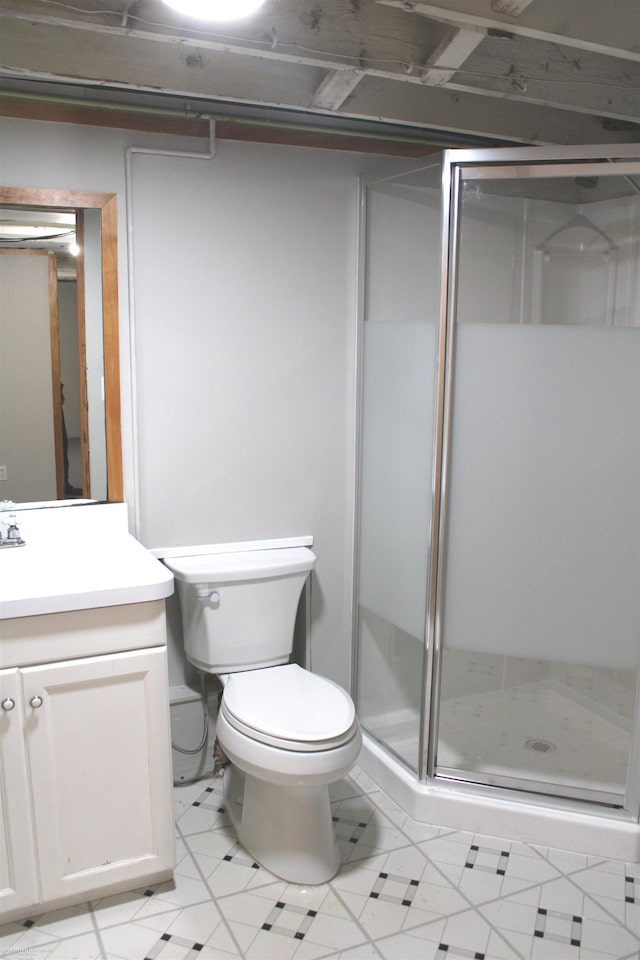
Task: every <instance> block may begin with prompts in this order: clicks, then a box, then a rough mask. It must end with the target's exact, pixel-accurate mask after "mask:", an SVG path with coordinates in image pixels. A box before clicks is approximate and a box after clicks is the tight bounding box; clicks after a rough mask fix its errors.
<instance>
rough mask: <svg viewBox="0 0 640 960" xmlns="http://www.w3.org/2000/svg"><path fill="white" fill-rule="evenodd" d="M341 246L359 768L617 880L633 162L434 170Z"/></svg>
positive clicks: (629, 776) (634, 613)
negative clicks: (595, 860)
mask: <svg viewBox="0 0 640 960" xmlns="http://www.w3.org/2000/svg"><path fill="white" fill-rule="evenodd" d="M361 238H362V243H361V250H362V253H361V284H360V287H361V293H362V296H361V302H362V308H361V324H360V351H359V355H360V438H359V447H360V456H359V465H360V466H359V495H358V514H359V520H358V549H357V563H356V578H355V580H356V605H355V609H356V611H357V616H356V642H355V644H354V647H355V663H354V676H355V680H356V691H355V692H356V699H357V704H358V712H359V716H360V719H361V722H362V726H363V728H364V730H365V733H366V746H365V750H364V754H363V765H364V767H365V769H369V771H370V772H371V773H372V775H373V776H374V778H375V779H377V780H378V781H379V782H380V783H381V785H382V786H384V788H385V789H387V790H388V791H389V792H390V793H391V794H392V796H396V798H397V799H399V800H400V802H401V803H402V804H403V806H404V807H405V809H407V810H408V812H410V813H411V814H412V815H413V816H415V817H416V818H417V819H421V820H427V821H430V822H433V823H437V824H441V825H443V826H454V827H458V828H462V829H465V828H467V829H473V830H476V831H477V832H485V833H492V832H494V833H496V834H498V835H501V836H504V833H505V830H507V829H511V830H515V831H516V832H517V833H518V838H519V839H532V840H538V841H539V842H548V843H549V844H552V845H553V844H555V845H558V846H565V847H567V846H568V847H571V848H574V849H583V850H584V852H587V853H596V854H597V853H606V854H607V855H609V856H614V857H615V856H619V857H620V858H623V859H630V860H632V859H640V828H639V827H638V815H639V810H640V760H639V757H640V750H639V746H640V716H639V711H638V696H637V689H638V663H639V651H640V145H635V146H622V147H620V146H617V147H603V146H598V147H584V148H559V147H553V148H514V149H489V150H486V149H484V150H453V151H447V152H445V153H444V154H442V155H437V156H436V155H434V156H433V157H432V158H431V159H427V160H425V162H424V164H423V165H422V166H421V167H419V168H418V169H406V168H405V169H404V170H402V171H401V172H399V173H398V174H397V175H396V176H392V177H387V178H385V179H384V180H378V181H371V182H367V183H363V185H362V203H361ZM507 813H508V816H507ZM509 824H510V826H507V825H509Z"/></svg>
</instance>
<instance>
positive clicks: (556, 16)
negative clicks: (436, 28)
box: [375, 0, 640, 61]
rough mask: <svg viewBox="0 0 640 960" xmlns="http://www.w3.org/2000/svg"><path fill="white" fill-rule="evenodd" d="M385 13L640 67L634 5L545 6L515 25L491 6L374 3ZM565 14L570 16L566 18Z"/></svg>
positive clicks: (556, 2)
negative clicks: (571, 49)
mask: <svg viewBox="0 0 640 960" xmlns="http://www.w3.org/2000/svg"><path fill="white" fill-rule="evenodd" d="M375 2H376V3H379V4H382V5H383V6H387V7H394V8H396V9H401V10H405V11H406V12H407V13H410V14H417V15H419V16H422V17H428V18H429V19H431V20H436V21H437V22H439V23H446V24H449V26H452V27H457V28H462V29H469V28H471V27H481V28H482V29H485V30H497V31H506V32H510V33H512V34H515V35H518V36H523V37H530V38H531V39H533V40H544V41H546V42H548V43H559V44H562V45H563V46H567V47H574V48H576V49H578V50H588V51H590V52H591V53H600V54H604V55H605V56H609V57H620V58H622V59H625V60H635V61H640V17H639V16H638V2H637V0H611V2H609V3H604V2H603V0H579V2H569V0H552V2H549V0H546V2H544V3H541V2H540V0H537V2H536V3H534V4H531V5H529V6H528V7H527V8H526V9H524V8H523V11H522V14H521V17H520V18H517V19H514V18H513V17H511V16H507V14H504V13H499V12H497V11H496V10H495V9H494V7H493V5H492V3H491V0H428V2H427V0H415V2H414V0H411V2H409V3H407V2H406V0H375ZM569 12H570V14H571V16H569Z"/></svg>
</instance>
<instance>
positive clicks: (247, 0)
mask: <svg viewBox="0 0 640 960" xmlns="http://www.w3.org/2000/svg"><path fill="white" fill-rule="evenodd" d="M164 2H165V3H166V4H167V6H169V7H172V8H173V9H174V10H177V11H178V13H183V14H185V16H188V17H197V18H198V19H199V20H218V21H222V20H240V19H241V18H242V17H248V16H250V15H251V14H252V13H255V12H256V10H258V9H259V7H261V6H262V5H263V3H264V2H265V0H164Z"/></svg>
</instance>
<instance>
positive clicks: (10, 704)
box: [2, 697, 16, 710]
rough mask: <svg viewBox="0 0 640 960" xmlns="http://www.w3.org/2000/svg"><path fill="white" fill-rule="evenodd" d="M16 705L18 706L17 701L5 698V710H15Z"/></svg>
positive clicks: (3, 707) (3, 704) (3, 703)
mask: <svg viewBox="0 0 640 960" xmlns="http://www.w3.org/2000/svg"><path fill="white" fill-rule="evenodd" d="M15 705H16V702H15V700H12V699H11V697H5V699H4V700H3V701H2V709H3V710H13V708H14V707H15Z"/></svg>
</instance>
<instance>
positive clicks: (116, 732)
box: [21, 647, 173, 901]
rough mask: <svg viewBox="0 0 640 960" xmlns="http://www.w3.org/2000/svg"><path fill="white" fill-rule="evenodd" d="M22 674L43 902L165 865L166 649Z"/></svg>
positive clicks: (169, 848)
mask: <svg viewBox="0 0 640 960" xmlns="http://www.w3.org/2000/svg"><path fill="white" fill-rule="evenodd" d="M21 673H22V686H23V696H24V705H25V711H26V721H25V730H26V736H25V739H26V743H27V751H28V758H29V769H30V775H31V783H32V788H33V809H34V818H35V834H36V841H37V847H38V854H39V861H40V884H41V896H42V899H43V900H45V901H46V900H50V899H57V898H59V897H65V896H71V895H75V894H78V893H82V892H87V893H90V892H92V891H98V890H100V891H102V892H105V891H106V890H108V885H109V884H110V883H111V882H113V883H120V882H121V881H123V880H129V879H131V880H134V879H135V878H136V877H140V878H146V877H149V876H150V875H152V874H153V873H154V872H155V871H158V872H161V871H164V872H166V871H167V869H171V867H172V865H173V812H172V799H171V779H172V778H171V759H170V735H169V725H168V705H167V689H168V683H167V675H166V648H165V647H158V648H152V649H149V650H144V651H132V652H130V653H119V654H111V655H109V656H99V657H90V658H87V659H83V660H73V661H63V662H60V663H53V664H47V665H45V666H36V667H27V668H23V670H22V671H21Z"/></svg>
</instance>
